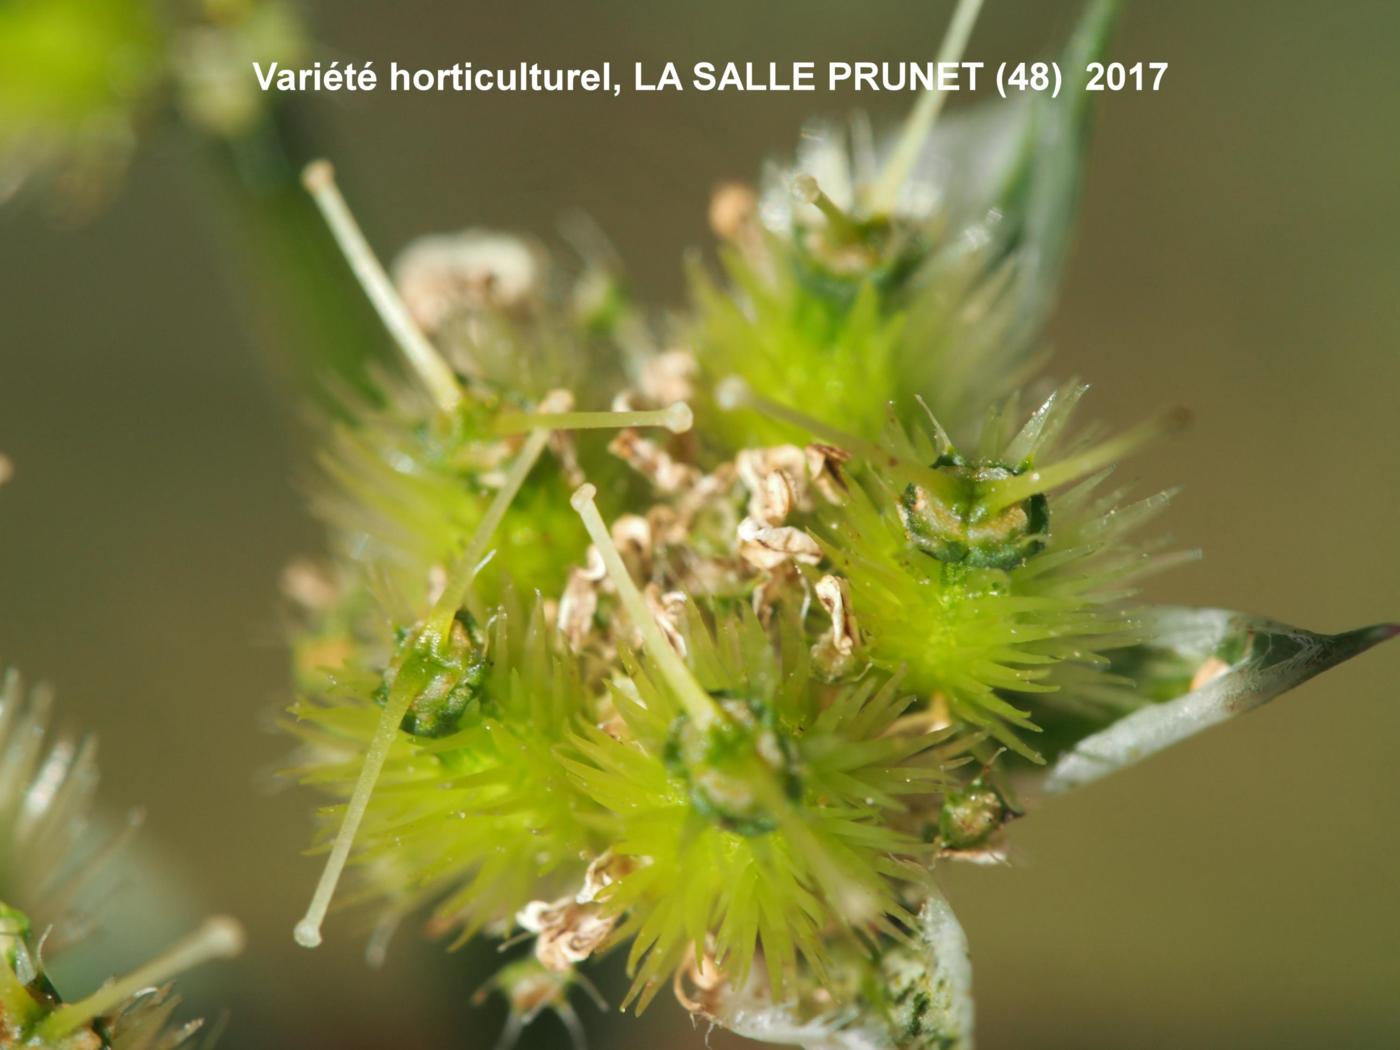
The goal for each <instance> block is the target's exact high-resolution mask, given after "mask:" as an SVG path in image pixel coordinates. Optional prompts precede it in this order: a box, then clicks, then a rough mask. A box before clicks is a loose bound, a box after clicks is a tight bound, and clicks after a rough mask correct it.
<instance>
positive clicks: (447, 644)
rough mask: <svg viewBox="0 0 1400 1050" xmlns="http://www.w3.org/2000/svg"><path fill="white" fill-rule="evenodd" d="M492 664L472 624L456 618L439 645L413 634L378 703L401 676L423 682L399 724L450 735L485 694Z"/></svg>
mask: <svg viewBox="0 0 1400 1050" xmlns="http://www.w3.org/2000/svg"><path fill="white" fill-rule="evenodd" d="M489 666H490V663H489V661H487V660H486V659H485V657H484V656H483V655H482V652H481V647H480V646H478V645H476V644H475V643H474V642H473V641H472V638H471V635H470V633H469V632H468V625H467V624H464V623H463V622H462V621H461V619H457V620H454V621H453V622H452V630H451V632H450V633H449V635H448V637H447V639H446V640H445V641H443V642H441V643H439V644H437V645H424V644H422V643H421V641H419V640H417V639H416V638H414V637H412V636H411V637H410V638H409V639H408V640H407V644H406V645H405V648H404V652H403V655H402V657H401V659H400V660H399V661H397V662H396V663H394V664H392V665H390V667H389V669H388V670H387V671H386V672H385V674H384V683H383V684H382V685H381V686H380V687H379V688H378V689H377V690H375V694H374V701H375V703H377V704H379V705H381V706H383V705H384V704H385V703H387V702H388V700H389V694H390V693H391V692H392V690H393V687H394V683H395V682H396V681H397V680H398V679H399V678H400V677H404V676H407V679H408V680H412V681H414V682H423V683H425V684H423V685H422V686H421V688H420V689H419V691H418V692H417V693H416V694H415V695H414V698H413V700H412V702H410V704H409V705H408V713H407V714H405V715H404V716H403V721H402V722H401V723H400V728H402V729H403V731H404V732H406V733H412V734H413V735H414V736H424V737H438V736H446V735H447V734H448V733H451V732H454V731H455V730H456V728H457V725H458V723H459V722H461V720H462V715H463V713H465V711H466V709H467V706H468V705H469V704H470V703H471V702H472V701H473V700H474V699H476V697H477V696H478V695H479V694H480V692H481V685H482V682H483V681H484V680H485V678H486V671H487V669H488V667H489Z"/></svg>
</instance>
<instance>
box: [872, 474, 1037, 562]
mask: <svg viewBox="0 0 1400 1050" xmlns="http://www.w3.org/2000/svg"><path fill="white" fill-rule="evenodd" d="M933 466H934V468H935V469H938V470H940V471H943V472H944V473H946V474H949V475H950V476H952V477H955V478H957V479H958V480H959V481H960V482H962V486H961V488H962V492H963V495H962V498H957V499H952V500H949V499H947V498H946V497H942V496H938V495H935V494H933V493H930V492H929V491H928V490H927V489H925V488H923V487H922V486H920V485H916V484H911V485H909V486H908V487H906V488H905V490H904V494H903V495H902V496H901V497H900V502H899V518H900V521H901V522H902V523H903V525H904V531H905V532H906V534H908V536H909V541H910V542H911V543H913V544H914V546H916V547H918V548H919V549H920V550H921V551H923V552H924V553H925V554H930V555H932V556H933V557H935V558H937V559H938V560H939V561H943V562H949V563H950V564H954V565H970V566H973V567H974V568H980V569H1014V568H1016V567H1017V566H1019V565H1022V564H1024V563H1025V562H1026V560H1027V559H1029V558H1031V557H1033V556H1034V555H1036V554H1038V553H1039V552H1040V551H1041V550H1043V549H1044V547H1045V540H1046V536H1047V535H1048V532H1049V528H1050V504H1049V501H1048V500H1047V499H1046V498H1045V494H1044V493H1040V492H1037V493H1035V494H1034V495H1032V496H1030V497H1028V498H1027V499H1024V500H1021V501H1020V502H1018V503H1013V504H1011V505H1010V506H1009V507H1004V508H1002V509H1000V510H989V509H988V508H987V507H986V506H985V505H984V504H983V502H982V500H981V496H982V494H983V489H984V487H985V486H986V485H987V484H988V483H996V482H999V481H1004V480H1006V479H1007V478H1011V477H1015V476H1016V475H1017V474H1019V473H1020V471H1018V470H1013V469H1012V468H1010V467H1004V466H1001V465H998V464H969V463H968V462H967V461H965V460H964V459H962V457H960V456H958V455H957V454H956V453H953V454H949V455H944V456H940V457H939V458H938V460H937V461H936V462H935V463H934V464H933Z"/></svg>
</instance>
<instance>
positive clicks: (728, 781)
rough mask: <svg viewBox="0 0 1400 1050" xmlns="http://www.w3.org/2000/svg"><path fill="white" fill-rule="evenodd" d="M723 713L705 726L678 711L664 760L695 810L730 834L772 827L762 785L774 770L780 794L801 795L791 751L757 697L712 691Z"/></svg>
mask: <svg viewBox="0 0 1400 1050" xmlns="http://www.w3.org/2000/svg"><path fill="white" fill-rule="evenodd" d="M716 699H719V700H720V707H721V709H722V710H723V712H724V715H725V716H727V717H721V718H718V719H716V720H715V721H713V722H711V723H710V724H709V725H707V726H700V725H697V724H696V723H695V722H694V721H693V720H692V719H690V718H688V717H686V716H685V715H682V716H681V717H680V718H678V719H676V722H675V724H674V725H673V726H672V727H671V736H670V739H669V740H667V742H666V751H665V759H666V764H667V765H668V766H669V767H670V769H671V771H672V772H673V773H674V774H676V775H677V776H680V777H682V778H683V779H684V780H686V781H687V782H688V783H689V784H690V800H691V805H693V806H694V807H695V810H696V812H698V813H700V814H701V815H703V816H705V817H708V818H709V819H711V820H713V821H715V822H716V823H717V824H719V825H720V826H721V827H723V828H725V829H726V830H728V831H732V832H734V833H735V834H736V835H743V836H745V837H754V836H758V835H766V834H768V833H769V832H772V831H776V830H777V829H778V827H779V821H778V819H777V814H775V813H773V812H772V809H771V801H772V800H771V798H770V797H768V796H767V795H766V793H765V792H764V790H763V788H764V786H765V785H766V784H768V783H770V782H771V779H770V778H771V777H772V776H773V774H775V773H776V774H777V775H778V778H779V781H780V784H781V788H782V791H783V793H784V795H785V796H786V797H787V798H788V799H789V800H790V801H791V800H796V799H798V798H800V797H801V794H802V782H801V779H800V777H799V776H798V772H797V755H796V753H795V750H794V748H793V746H792V742H791V741H790V740H789V739H788V738H787V736H786V735H785V734H783V733H782V731H781V730H780V729H779V727H778V726H777V725H775V724H774V719H773V718H772V717H771V713H770V712H771V709H770V708H769V707H768V705H767V704H764V703H763V702H761V701H758V700H750V699H736V698H726V697H721V696H717V697H716Z"/></svg>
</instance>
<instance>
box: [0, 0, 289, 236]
mask: <svg viewBox="0 0 1400 1050" xmlns="http://www.w3.org/2000/svg"><path fill="white" fill-rule="evenodd" d="M306 48H307V43H306V40H305V37H304V35H303V31H302V27H301V23H300V19H299V17H298V16H297V14H296V12H295V10H294V9H293V8H292V7H291V6H289V5H288V4H287V3H284V2H283V0H184V2H181V3H172V4H156V3H151V2H150V0H13V2H11V3H6V4H4V5H3V6H0V201H3V200H4V199H5V198H7V197H9V196H12V195H14V194H16V193H18V192H19V191H20V190H21V189H24V188H26V187H34V188H37V189H38V190H39V191H40V192H43V193H45V194H47V195H48V196H49V198H50V199H51V200H53V201H54V202H55V203H56V204H57V205H58V207H59V208H60V209H61V210H62V211H64V212H65V213H67V214H75V215H79V216H81V215H83V214H85V213H87V212H89V211H91V210H92V208H94V207H95V206H97V205H98V204H100V203H101V202H102V201H103V200H104V199H105V198H106V196H107V195H108V194H109V193H110V191H111V189H112V187H113V186H114V185H115V184H116V183H117V182H118V181H119V180H120V176H121V174H122V173H123V171H124V169H125V168H126V166H127V164H128V162H129V161H130V158H131V156H132V154H133V152H134V151H135V149H136V146H137V144H138V141H139V139H140V138H141V137H142V135H143V134H145V133H146V132H147V131H148V130H151V129H153V127H154V126H155V125H158V124H159V123H161V122H162V121H163V120H164V121H169V120H180V121H183V122H184V123H185V124H187V125H188V126H189V127H190V128H192V129H193V130H194V131H196V132H197V133H199V134H201V135H208V136H213V137H216V138H236V137H238V136H241V135H244V134H247V133H248V132H249V131H250V130H251V129H253V128H254V127H255V126H256V125H257V124H258V123H259V122H260V121H262V120H264V119H265V118H266V116H267V103H266V100H265V99H264V97H263V96H262V95H261V94H260V93H259V91H258V89H257V85H256V82H254V81H253V80H252V78H251V77H250V76H249V75H248V69H249V67H250V63H251V62H252V61H253V59H254V58H258V59H261V60H267V59H272V60H276V61H282V62H293V61H296V60H297V58H298V57H299V56H301V55H302V54H303V53H304V52H305V50H306Z"/></svg>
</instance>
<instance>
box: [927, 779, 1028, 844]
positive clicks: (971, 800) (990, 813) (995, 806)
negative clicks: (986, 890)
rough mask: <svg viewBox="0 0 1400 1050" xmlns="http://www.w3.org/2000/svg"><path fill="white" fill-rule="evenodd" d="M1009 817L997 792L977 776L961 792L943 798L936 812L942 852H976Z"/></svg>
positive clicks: (1009, 813)
mask: <svg viewBox="0 0 1400 1050" xmlns="http://www.w3.org/2000/svg"><path fill="white" fill-rule="evenodd" d="M1010 815H1011V811H1010V809H1009V808H1008V807H1007V805H1006V802H1005V800H1004V799H1003V798H1002V797H1001V795H1000V793H998V792H997V790H996V789H995V788H993V787H991V786H990V785H988V784H987V783H986V782H985V781H983V780H982V778H981V777H978V778H977V779H976V780H974V781H973V782H972V783H970V784H969V785H968V786H967V788H966V789H965V790H963V791H950V792H949V793H948V794H947V795H946V796H944V799H943V808H942V809H940V810H939V812H938V837H939V839H940V840H941V842H942V844H943V846H944V848H946V849H955V850H966V849H978V848H980V847H982V846H985V845H986V844H987V842H988V840H990V839H991V837H992V836H993V835H994V834H996V832H997V829H998V828H1000V827H1001V826H1002V825H1003V824H1005V823H1006V820H1007V818H1008V817H1009V816H1010Z"/></svg>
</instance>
